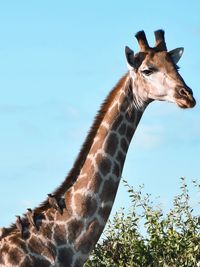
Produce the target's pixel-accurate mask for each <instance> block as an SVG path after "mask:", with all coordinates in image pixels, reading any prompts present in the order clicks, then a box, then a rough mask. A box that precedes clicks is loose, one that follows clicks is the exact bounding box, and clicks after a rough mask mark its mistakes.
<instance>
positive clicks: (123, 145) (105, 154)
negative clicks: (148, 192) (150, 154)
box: [65, 76, 147, 259]
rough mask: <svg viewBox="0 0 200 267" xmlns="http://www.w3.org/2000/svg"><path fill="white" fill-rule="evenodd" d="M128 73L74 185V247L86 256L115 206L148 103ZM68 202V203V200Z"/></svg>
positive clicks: (71, 200)
mask: <svg viewBox="0 0 200 267" xmlns="http://www.w3.org/2000/svg"><path fill="white" fill-rule="evenodd" d="M132 84H133V83H132V81H131V80H130V78H129V76H127V78H126V79H125V81H124V83H123V85H122V86H121V88H118V91H117V92H116V95H115V97H114V98H113V99H112V101H111V102H110V103H109V107H108V108H107V111H106V112H105V115H104V118H103V119H102V121H101V123H100V125H99V128H98V130H97V132H96V136H95V137H94V139H93V142H92V145H91V148H90V150H89V152H88V155H87V157H86V159H85V162H84V164H83V166H82V169H81V170H80V174H79V176H78V178H77V180H76V182H75V184H74V186H73V187H72V188H71V189H70V190H69V191H67V192H66V194H65V199H66V205H67V206H71V211H69V212H70V213H71V214H73V216H72V217H73V219H72V220H71V221H70V223H69V224H70V230H71V231H72V232H76V234H75V235H74V236H73V240H70V241H71V242H72V243H73V247H74V249H75V250H76V251H79V252H80V253H81V254H82V256H83V259H84V258H85V259H86V258H87V257H88V254H89V253H90V251H91V250H92V249H93V247H94V245H95V244H96V242H97V241H98V239H99V237H100V235H101V233H102V231H103V229H104V226H105V224H106V222H107V219H108V217H109V214H110V211H111V209H112V206H113V203H114V199H115V196H116V193H117V189H118V185H119V182H120V178H121V174H122V170H123V166H124V161H125V158H126V154H127V151H128V147H129V144H130V142H131V139H132V136H133V134H134V132H135V130H136V128H137V125H138V123H139V121H140V119H141V117H142V114H143V112H144V110H145V108H146V106H147V103H146V102H145V101H142V100H141V98H140V96H136V95H135V94H134V89H133V88H132ZM67 203H68V204H67Z"/></svg>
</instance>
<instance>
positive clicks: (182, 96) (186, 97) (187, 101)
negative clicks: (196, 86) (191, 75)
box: [175, 87, 196, 108]
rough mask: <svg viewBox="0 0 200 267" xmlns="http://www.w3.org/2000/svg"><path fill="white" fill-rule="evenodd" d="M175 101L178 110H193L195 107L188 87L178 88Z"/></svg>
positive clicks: (194, 101)
mask: <svg viewBox="0 0 200 267" xmlns="http://www.w3.org/2000/svg"><path fill="white" fill-rule="evenodd" d="M175 101H176V103H177V105H178V106H179V107H180V108H193V107H194V106H195V105H196V100H195V99H194V97H193V93H192V90H191V89H190V88H189V87H178V88H177V93H176V95H175Z"/></svg>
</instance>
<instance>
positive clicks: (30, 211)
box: [26, 209, 39, 230]
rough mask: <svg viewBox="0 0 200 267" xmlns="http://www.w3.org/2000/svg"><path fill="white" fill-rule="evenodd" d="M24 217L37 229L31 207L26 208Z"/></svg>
mask: <svg viewBox="0 0 200 267" xmlns="http://www.w3.org/2000/svg"><path fill="white" fill-rule="evenodd" d="M26 217H27V219H28V221H29V223H30V224H31V225H32V226H33V227H34V228H35V229H36V230H39V229H38V226H37V221H36V216H35V213H34V211H33V210H32V209H27V213H26Z"/></svg>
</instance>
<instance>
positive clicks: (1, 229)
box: [0, 227, 6, 238]
mask: <svg viewBox="0 0 200 267" xmlns="http://www.w3.org/2000/svg"><path fill="white" fill-rule="evenodd" d="M5 231H6V229H5V227H1V228H0V238H2V236H3V235H4V233H5Z"/></svg>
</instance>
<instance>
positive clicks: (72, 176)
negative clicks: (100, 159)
mask: <svg viewBox="0 0 200 267" xmlns="http://www.w3.org/2000/svg"><path fill="white" fill-rule="evenodd" d="M127 76H128V74H127V73H126V74H125V75H124V76H123V77H122V78H121V79H120V80H119V81H118V83H117V84H116V85H115V86H114V88H113V89H112V90H111V92H110V93H109V94H108V96H107V97H106V99H105V100H104V102H103V104H102V105H101V107H100V109H99V111H98V112H97V115H96V117H95V119H94V122H93V124H92V126H91V128H90V130H89V132H88V135H87V137H86V139H85V141H84V143H83V145H82V147H81V149H80V152H79V154H78V156H77V158H76V160H75V162H74V165H73V167H72V169H71V170H70V171H69V173H68V175H67V176H66V178H65V180H64V181H63V182H62V183H61V185H60V186H59V187H58V188H57V189H56V190H55V191H54V192H53V193H52V194H53V195H55V197H61V196H62V195H63V194H64V193H65V192H66V191H67V190H68V189H69V188H71V186H72V185H73V184H74V183H75V182H76V180H77V178H78V175H79V174H80V171H81V168H82V167H83V164H84V162H85V160H86V157H87V154H88V152H89V150H90V148H91V146H92V143H93V140H94V137H95V135H96V133H97V131H98V129H99V126H100V124H101V122H102V120H103V118H104V116H105V114H106V112H107V110H108V108H109V106H110V104H111V102H112V101H113V99H114V98H115V96H116V94H117V93H118V91H119V90H120V88H121V87H122V86H123V84H124V83H125V81H126V78H127ZM49 207H50V205H49V202H48V200H47V199H46V200H45V201H43V202H42V203H41V204H40V205H39V206H38V207H36V208H35V209H34V212H35V213H36V214H41V213H42V212H43V211H45V210H46V209H47V208H49ZM22 221H23V222H24V223H27V219H26V217H25V214H24V216H23V217H22ZM14 230H16V225H15V224H11V226H10V227H8V228H5V233H4V234H3V235H2V236H1V237H0V239H1V238H3V237H5V236H7V235H8V234H9V233H10V232H12V231H14Z"/></svg>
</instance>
